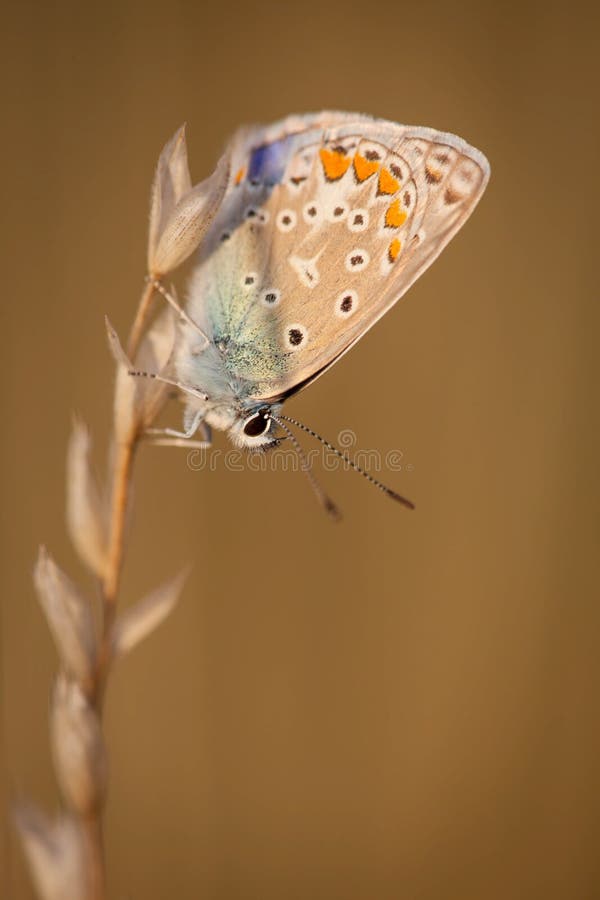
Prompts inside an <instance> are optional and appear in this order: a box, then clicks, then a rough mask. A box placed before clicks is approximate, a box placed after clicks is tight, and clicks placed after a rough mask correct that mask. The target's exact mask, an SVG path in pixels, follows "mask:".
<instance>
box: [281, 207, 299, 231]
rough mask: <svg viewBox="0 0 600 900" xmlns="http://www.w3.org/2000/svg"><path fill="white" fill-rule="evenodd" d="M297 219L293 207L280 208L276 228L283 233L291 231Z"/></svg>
mask: <svg viewBox="0 0 600 900" xmlns="http://www.w3.org/2000/svg"><path fill="white" fill-rule="evenodd" d="M297 221H298V216H297V215H296V213H295V212H294V210H293V209H282V210H281V212H279V213H278V214H277V228H278V229H279V231H282V232H283V233H284V234H286V233H287V232H288V231H291V230H292V228H295V227H296V223H297Z"/></svg>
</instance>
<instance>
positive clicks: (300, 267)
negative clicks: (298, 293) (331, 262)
mask: <svg viewBox="0 0 600 900" xmlns="http://www.w3.org/2000/svg"><path fill="white" fill-rule="evenodd" d="M320 255H321V254H320V253H318V254H317V255H316V256H313V258H312V259H302V257H301V256H290V258H289V263H290V266H291V267H292V269H293V270H294V271H295V272H296V274H297V275H298V278H299V279H300V281H301V283H302V284H303V285H305V286H306V287H309V288H314V287H316V285H317V284H318V283H319V280H320V275H319V270H318V269H317V260H318V259H319V256H320Z"/></svg>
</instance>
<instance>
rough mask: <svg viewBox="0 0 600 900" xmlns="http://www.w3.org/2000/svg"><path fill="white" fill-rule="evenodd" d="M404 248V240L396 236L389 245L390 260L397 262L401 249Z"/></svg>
mask: <svg viewBox="0 0 600 900" xmlns="http://www.w3.org/2000/svg"><path fill="white" fill-rule="evenodd" d="M401 250H402V242H401V241H399V240H398V238H395V239H394V240H393V241H392V243H391V244H390V246H389V247H388V258H389V261H390V262H395V261H396V259H398V256H399V254H400V251H401Z"/></svg>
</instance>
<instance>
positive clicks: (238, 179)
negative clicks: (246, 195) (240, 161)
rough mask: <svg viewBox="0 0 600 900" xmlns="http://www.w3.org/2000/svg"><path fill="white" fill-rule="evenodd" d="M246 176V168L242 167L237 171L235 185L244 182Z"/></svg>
mask: <svg viewBox="0 0 600 900" xmlns="http://www.w3.org/2000/svg"><path fill="white" fill-rule="evenodd" d="M245 175H246V167H245V166H242V168H241V169H238V171H237V174H236V176H235V179H234V181H235V183H236V184H239V183H240V182H241V181H243V180H244V176H245Z"/></svg>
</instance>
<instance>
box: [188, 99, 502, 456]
mask: <svg viewBox="0 0 600 900" xmlns="http://www.w3.org/2000/svg"><path fill="white" fill-rule="evenodd" d="M230 158H231V176H230V184H229V186H228V189H227V192H226V194H225V197H224V200H223V203H222V205H221V208H220V211H219V213H218V214H217V216H216V217H215V219H214V222H213V224H212V225H211V228H210V231H209V233H208V234H207V236H206V238H205V240H204V241H203V244H202V246H201V248H200V251H199V254H198V259H197V262H196V266H195V270H194V273H193V275H192V279H191V283H190V287H189V296H188V303H187V307H186V308H187V313H188V316H189V318H190V320H191V322H192V323H194V324H195V325H196V326H197V328H194V327H193V325H192V324H191V323H190V322H188V323H185V324H182V327H181V332H180V339H179V343H178V349H177V356H176V371H177V377H178V379H179V380H180V381H181V382H184V383H186V384H189V385H192V386H194V387H195V388H196V389H198V390H201V391H203V392H205V393H206V395H207V399H206V400H203V399H201V398H200V397H189V398H188V409H187V412H186V422H187V423H188V425H189V423H190V422H191V421H192V419H194V418H195V420H199V419H202V420H203V421H204V422H206V423H207V424H208V425H212V426H214V427H216V428H219V429H222V430H226V431H228V432H229V434H230V436H231V437H232V439H233V440H234V441H235V443H237V444H238V445H241V446H245V447H249V448H256V447H260V446H263V445H265V444H268V443H270V442H272V434H271V423H272V421H273V419H272V416H273V415H275V416H276V415H277V412H278V411H279V409H280V407H281V404H282V403H283V402H284V401H285V399H286V398H287V397H289V396H290V395H291V394H293V393H296V392H297V391H298V390H300V389H301V388H303V387H305V386H306V385H307V384H309V383H310V382H312V381H313V380H314V379H315V378H317V377H318V376H319V375H320V374H322V373H323V372H324V371H326V370H327V369H328V368H329V367H330V366H331V365H333V363H335V362H336V361H337V360H338V359H339V358H340V357H341V356H342V355H343V354H344V353H345V352H347V350H348V349H350V347H351V346H353V344H354V343H356V341H357V340H359V339H360V337H361V336H362V335H363V334H364V333H365V332H366V331H367V330H368V329H369V328H370V327H371V326H372V325H373V324H374V323H375V322H376V321H377V320H378V319H379V318H380V317H381V316H382V315H383V314H384V313H385V312H386V311H387V310H388V309H389V308H390V307H391V306H393V305H394V303H395V302H396V301H397V300H398V299H399V298H400V297H401V296H402V295H403V294H404V293H405V291H406V290H407V289H408V288H409V287H410V285H411V284H412V283H413V282H414V281H415V280H416V278H418V277H419V275H420V274H421V273H422V272H423V271H424V270H425V269H426V268H427V266H429V265H430V264H431V262H433V260H434V259H435V258H436V256H437V255H438V254H439V253H440V252H441V250H442V249H443V248H444V246H445V245H446V244H447V243H448V241H449V240H450V239H451V238H452V237H453V235H454V234H455V233H456V232H457V231H458V229H459V228H460V227H461V226H462V224H463V223H464V222H465V221H466V219H467V218H468V216H469V215H470V213H471V212H472V210H473V209H474V207H475V205H476V203H477V201H478V200H479V198H480V196H481V194H482V193H483V190H484V189H485V186H486V184H487V180H488V178H489V165H488V163H487V160H486V159H485V157H484V156H483V154H481V153H480V152H479V151H477V150H475V149H474V148H472V147H470V146H469V145H468V144H466V143H465V142H464V141H462V140H461V139H460V138H457V137H455V136H453V135H449V134H444V133H441V132H436V131H433V130H431V129H425V128H410V127H406V126H401V125H396V124H394V123H390V122H385V121H378V120H373V119H370V118H367V117H364V116H357V115H350V114H343V113H320V114H317V115H312V116H304V117H290V118H288V119H286V120H284V121H283V122H280V123H276V124H275V125H273V126H270V127H268V128H255V129H248V130H245V131H242V132H240V133H239V134H238V135H237V136H235V137H234V139H233V141H232V143H231V145H230ZM202 334H204V335H205V336H206V339H204V340H203V338H202Z"/></svg>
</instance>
